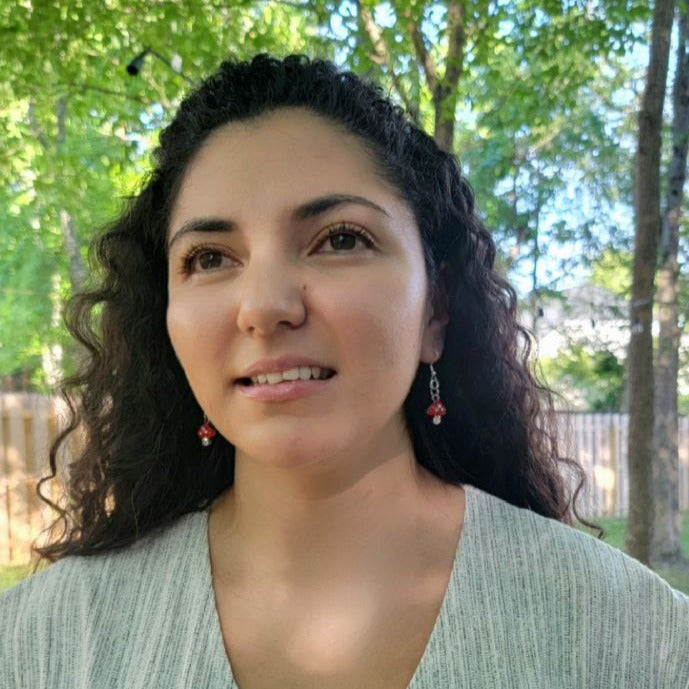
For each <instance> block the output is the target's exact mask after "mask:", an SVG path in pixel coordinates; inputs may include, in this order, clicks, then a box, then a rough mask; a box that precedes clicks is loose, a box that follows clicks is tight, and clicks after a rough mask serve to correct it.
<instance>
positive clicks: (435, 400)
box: [426, 364, 447, 426]
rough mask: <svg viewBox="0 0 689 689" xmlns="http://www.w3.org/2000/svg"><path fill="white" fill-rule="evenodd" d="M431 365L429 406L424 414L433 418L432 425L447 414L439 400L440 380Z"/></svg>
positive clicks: (437, 423) (438, 422) (436, 423)
mask: <svg viewBox="0 0 689 689" xmlns="http://www.w3.org/2000/svg"><path fill="white" fill-rule="evenodd" d="M430 367H431V383H430V386H431V406H430V407H428V409H426V414H427V415H428V416H430V417H432V419H433V425H435V426H438V425H439V424H440V422H441V421H442V420H443V416H445V414H447V409H446V408H445V405H444V404H443V403H442V402H441V401H440V381H439V380H438V374H437V373H436V372H435V369H434V368H433V364H430Z"/></svg>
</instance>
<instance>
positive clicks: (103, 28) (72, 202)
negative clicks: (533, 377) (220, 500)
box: [0, 0, 689, 591]
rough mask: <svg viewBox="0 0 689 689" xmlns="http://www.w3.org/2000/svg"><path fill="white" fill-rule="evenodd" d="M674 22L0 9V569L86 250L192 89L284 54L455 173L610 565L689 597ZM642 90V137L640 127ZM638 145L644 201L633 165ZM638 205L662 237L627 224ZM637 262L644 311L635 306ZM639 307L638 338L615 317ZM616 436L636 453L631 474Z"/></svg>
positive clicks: (36, 450) (42, 454)
mask: <svg viewBox="0 0 689 689" xmlns="http://www.w3.org/2000/svg"><path fill="white" fill-rule="evenodd" d="M668 8H669V10H668ZM668 11H669V14H668ZM684 11H685V10H684V5H681V4H678V5H677V7H675V6H674V3H671V2H667V0H659V1H658V2H657V3H656V5H655V6H653V3H652V2H649V0H540V1H538V0H445V1H443V2H430V1H426V0H391V1H390V2H376V1H372V0H358V1H357V0H345V1H344V2H337V1H333V2H330V1H327V0H272V1H270V2H268V1H251V0H233V1H232V2H229V1H227V2H223V1H222V0H174V1H169V2H167V1H164V0H148V1H146V2H143V1H141V2H124V1H123V0H103V1H102V2H91V1H87V0H50V1H48V0H5V2H3V3H1V4H0V32H1V34H0V38H1V40H0V67H1V68H2V79H1V80H0V132H2V135H1V136H0V178H1V183H0V220H1V223H2V225H1V227H0V422H1V423H0V481H2V482H1V483H0V562H3V561H4V562H12V563H17V562H20V563H21V562H23V561H24V560H26V559H27V558H28V552H29V551H28V546H27V543H28V542H29V541H30V538H31V537H35V535H36V534H37V533H38V531H40V527H41V526H43V525H45V520H46V515H45V512H44V510H42V509H41V508H39V503H38V500H37V498H36V496H35V490H34V485H35V478H36V477H37V476H40V475H42V474H44V473H45V472H46V467H47V446H48V444H49V442H50V439H51V438H53V437H54V436H55V433H56V432H57V429H58V428H59V425H60V413H61V412H60V407H59V402H58V401H56V399H55V397H54V394H53V393H54V391H55V386H56V383H57V382H58V381H59V380H60V378H61V377H63V376H64V375H65V374H69V373H70V372H71V371H73V370H74V366H75V362H76V358H77V357H78V348H77V347H76V346H75V344H74V343H72V342H71V341H70V339H69V337H68V336H67V334H66V332H65V330H64V327H63V325H62V320H61V313H62V308H63V305H64V303H65V300H66V299H67V298H68V297H69V296H70V295H71V294H72V293H73V292H74V291H75V290H79V289H81V288H82V287H84V286H87V285H88V284H90V282H91V281H92V280H93V279H94V277H95V276H94V275H93V273H92V270H91V268H90V267H89V263H88V251H87V248H88V243H89V240H90V238H91V237H92V236H93V235H94V233H95V232H97V231H98V230H99V229H100V228H102V227H103V226H104V225H105V224H107V223H108V222H109V221H111V220H112V219H114V218H115V217H116V216H117V214H118V212H119V211H120V210H121V209H122V208H123V204H124V202H125V201H126V199H127V198H128V197H129V196H130V195H132V194H135V193H136V191H137V189H138V187H139V185H140V184H141V181H142V179H144V178H145V176H146V173H147V171H148V170H149V167H150V155H151V151H152V149H153V148H154V147H155V145H156V141H157V136H158V132H159V130H160V128H161V127H162V126H164V125H165V124H166V123H167V122H168V121H169V119H170V118H171V116H172V114H173V113H174V111H175V109H176V107H177V106H178V105H179V103H180V101H181V99H182V98H183V96H184V94H185V92H186V91H188V90H189V89H190V88H191V87H192V86H193V84H195V83H197V82H199V80H201V79H202V78H203V77H204V76H206V75H207V74H208V73H210V72H211V71H213V70H214V69H215V68H216V67H217V66H218V64H219V62H220V61H221V60H222V59H223V58H225V57H227V56H232V57H236V58H246V57H251V56H253V55H254V54H256V53H259V52H270V53H273V54H275V55H278V56H282V55H285V54H287V53H292V52H301V53H306V54H308V55H310V56H320V57H326V58H329V59H331V60H333V61H334V62H336V63H337V64H338V65H340V66H341V67H343V68H347V69H351V70H353V71H355V72H356V73H358V74H360V75H364V76H368V77H370V78H372V79H374V80H375V81H377V82H379V83H380V84H381V85H382V86H383V87H384V88H385V90H386V92H388V93H389V95H390V97H391V98H392V99H394V100H395V101H396V102H398V103H399V104H400V105H402V106H403V107H404V108H405V109H406V110H407V111H408V112H409V113H410V115H411V116H412V117H413V119H414V120H415V121H416V122H417V123H418V124H419V125H420V126H421V127H423V128H424V129H425V130H426V131H427V132H428V133H429V134H431V135H432V136H434V137H435V138H436V140H437V141H438V143H439V145H441V146H442V147H443V148H445V149H448V150H453V151H454V152H456V153H457V155H458V156H459V159H460V161H461V163H462V167H463V170H464V173H465V175H466V176H467V177H468V179H469V180H470V182H471V184H472V186H473V187H474V190H475V192H476V198H477V204H478V208H479V212H480V214H481V216H482V217H483V219H484V220H485V222H486V223H487V224H488V226H489V227H491V228H492V230H493V233H494V237H495V240H496V242H497V245H498V248H499V263H500V268H501V270H502V271H503V272H504V273H505V274H506V276H507V277H508V278H509V279H510V280H511V281H512V282H513V284H514V285H515V287H516V289H517V292H518V294H519V299H520V314H521V315H520V318H521V320H522V322H523V323H524V324H525V325H527V326H528V327H529V328H530V329H531V330H532V331H533V333H534V335H535V343H536V344H537V365H538V367H539V370H540V372H541V375H542V377H544V379H545V380H546V382H547V384H548V385H549V386H550V387H552V388H553V389H554V390H556V391H557V392H558V393H559V394H560V397H559V398H558V407H559V409H560V411H561V413H560V417H561V422H562V423H561V426H562V435H563V442H565V443H566V446H567V448H568V449H569V451H570V453H571V454H574V455H576V456H577V458H578V459H579V460H580V461H581V462H582V463H583V464H584V466H585V468H586V470H587V473H588V474H589V477H590V481H591V491H590V493H589V494H588V495H587V496H586V502H585V507H586V511H587V514H589V515H594V516H602V517H605V518H606V519H610V520H613V521H610V522H609V523H610V524H611V525H612V526H613V528H612V531H613V533H617V536H615V537H616V538H617V539H618V542H617V545H619V546H620V547H622V545H623V541H624V540H625V538H626V547H627V550H628V551H629V552H631V553H632V554H633V555H634V556H635V557H639V559H641V560H642V561H646V562H650V561H651V560H652V559H653V557H652V553H651V550H650V548H651V547H654V548H655V551H654V552H655V554H656V558H655V559H657V560H658V562H659V563H660V565H661V569H662V567H665V568H667V567H670V568H671V569H674V570H675V572H676V573H678V574H676V576H677V577H679V578H675V579H673V582H674V583H675V585H677V586H681V587H686V589H685V590H687V591H689V567H687V561H686V559H685V556H686V555H687V553H688V552H689V542H688V541H687V539H689V533H688V531H689V527H688V526H687V525H686V524H685V525H684V528H682V519H683V518H684V519H685V521H687V520H689V420H688V419H687V418H686V417H687V415H688V414H689V337H688V335H687V333H686V328H685V324H686V320H687V315H688V313H689V279H688V275H687V273H686V271H684V272H683V271H682V270H681V266H682V265H683V264H685V263H686V256H687V249H688V244H689V233H688V232H687V228H686V223H684V221H683V209H684V205H685V201H684V172H685V171H686V139H687V132H689V114H687V115H686V117H687V121H686V122H684V124H682V121H681V115H682V112H684V110H682V106H681V103H682V97H684V102H685V110H686V107H687V104H688V103H689V90H688V89H689V87H687V83H689V81H687V82H683V81H682V79H685V80H686V79H687V75H686V71H687V64H688V63H689V58H688V57H687V48H686V34H687V22H686V16H685V14H684ZM662 12H665V14H662ZM668 16H669V17H670V20H669V24H668V19H667V17H668ZM665 44H667V47H666V48H665V47H664V46H665ZM658 46H659V48H658ZM651 48H653V50H656V49H658V50H660V51H661V52H660V53H658V55H660V57H661V58H662V55H663V50H664V51H665V54H666V58H665V62H666V63H667V64H666V65H665V68H664V69H663V68H662V67H663V65H662V64H660V68H659V64H658V61H657V59H656V62H655V63H653V60H650V57H649V56H650V55H652V54H654V53H653V51H652V50H651ZM656 58H657V55H656ZM661 63H662V59H661ZM649 65H650V66H649ZM658 93H659V94H660V100H659V103H660V107H661V110H660V117H655V120H654V119H653V117H651V116H649V117H647V118H646V119H647V120H648V121H649V122H651V124H653V122H656V124H657V127H656V130H655V131H654V132H652V134H651V136H650V137H649V134H648V131H645V132H644V131H643V130H641V134H640V124H641V123H642V121H646V120H644V117H641V118H640V117H639V113H640V112H642V113H646V114H648V113H649V112H651V110H652V106H653V103H652V102H651V101H652V98H653V97H654V94H655V98H656V102H658ZM673 93H674V94H675V97H674V98H673ZM649 94H650V95H649ZM677 94H679V95H677ZM683 94H684V96H683ZM663 105H664V107H663ZM649 107H651V110H649V109H648V108H649ZM655 112H656V114H657V107H656V110H655ZM652 114H653V113H652V112H651V115H652ZM682 127H684V128H682ZM655 136H657V137H659V138H658V142H659V145H660V148H659V155H660V159H659V162H656V163H655V167H654V174H655V175H656V176H657V178H658V180H659V187H658V190H657V191H654V190H655V187H654V184H655V182H654V179H655V177H654V174H651V175H650V176H649V177H648V178H647V177H646V176H644V175H645V174H646V173H645V172H644V170H645V169H646V168H643V166H641V167H640V166H639V165H638V160H639V159H638V157H637V151H638V150H640V144H641V149H643V147H644V142H645V141H651V140H652V137H655ZM682 151H683V153H684V159H683V162H682V158H681V155H682ZM678 171H679V172H678ZM680 172H681V175H680V174H679V173H680ZM678 175H679V178H678ZM635 179H636V180H637V185H636V194H635V184H634V182H635ZM678 188H679V192H678ZM646 192H648V193H650V194H654V193H655V196H656V197H657V204H658V208H659V209H660V211H661V215H662V216H663V217H664V218H665V220H664V221H663V224H662V231H661V226H660V225H657V226H654V228H651V229H650V230H648V229H646V230H645V229H644V227H645V226H644V225H643V222H640V221H639V217H638V215H639V214H638V213H637V212H636V211H635V208H638V207H639V206H638V204H639V198H640V196H641V195H643V194H646ZM652 201H653V200H652ZM673 214H674V215H673ZM673 223H674V224H673ZM649 231H650V232H651V235H653V233H655V235H654V236H652V237H651V238H652V239H654V241H655V244H654V245H652V250H651V253H650V257H649V255H648V254H649V252H648V251H647V252H646V257H645V259H644V258H643V256H642V255H641V253H640V252H639V242H640V238H641V239H643V236H644V235H643V233H644V232H647V233H648V232H649ZM651 235H648V234H647V236H651ZM643 260H645V261H646V263H645V265H646V269H647V271H648V270H650V271H651V278H652V279H653V278H654V279H655V285H656V289H655V291H654V292H649V295H650V297H648V298H646V297H644V296H643V294H642V293H640V292H638V291H636V292H635V289H636V286H635V282H634V281H635V277H634V276H635V272H634V271H635V269H636V270H640V269H641V268H642V267H643V266H642V261H643ZM649 266H650V267H649ZM637 277H638V276H637ZM637 286H638V285H637ZM640 294H641V297H640V296H639V295H640ZM633 295H634V296H633ZM649 299H650V300H651V301H650V302H649V301H648V300H649ZM653 300H655V304H653ZM646 302H648V306H649V312H650V314H651V315H650V316H649V318H650V321H649V323H647V324H645V322H644V320H643V318H641V320H639V319H637V317H636V316H635V313H636V312H635V308H636V306H638V305H639V304H641V305H643V304H645V303H646ZM653 305H655V308H654V309H651V308H650V307H651V306H653ZM661 307H662V308H661ZM644 329H646V330H647V331H648V332H647V333H646V335H647V336H648V338H649V339H648V341H649V342H650V343H651V346H652V347H654V351H655V352H656V354H655V357H654V358H653V361H652V362H651V361H649V362H647V365H646V364H645V366H646V368H643V366H642V368H643V370H640V369H639V364H638V359H634V357H633V356H632V357H630V356H629V352H630V343H631V342H632V341H634V334H635V333H636V334H643V332H644ZM637 339H640V338H637ZM659 353H664V354H663V355H662V356H661V355H660V354H659ZM647 358H648V357H647ZM635 362H636V363H635ZM649 375H650V376H651V377H650V378H649V377H648V376H649ZM639 376H641V377H639ZM639 380H640V381H641V383H638V381H639ZM653 380H655V381H656V390H655V394H654V395H651V397H650V400H651V401H650V403H649V401H648V400H649V396H648V390H649V388H648V386H649V385H651V386H652V385H653ZM649 381H650V382H649ZM668 381H669V382H668ZM644 386H645V387H644ZM644 390H645V392H644ZM644 395H645V396H644ZM649 404H650V407H649V406H648V405H649ZM644 405H645V406H644ZM630 414H631V417H630ZM635 414H636V416H635ZM639 415H641V416H639ZM639 418H642V419H644V420H645V421H644V422H643V423H640V422H639V421H638V419H639ZM653 419H655V424H654V423H653ZM630 420H631V427H632V428H634V429H638V428H642V427H643V428H646V436H647V440H648V442H649V443H651V445H648V448H652V449H648V451H646V453H645V454H644V455H643V457H642V458H641V459H638V458H637V459H635V458H634V457H630V455H629V449H630V436H629V429H630ZM659 420H661V421H662V422H663V423H664V424H665V425H664V426H660V425H659V423H660V421H659ZM649 427H650V430H648V428H649ZM654 429H655V430H654ZM649 433H651V434H652V436H649ZM642 444H643V443H642ZM637 445H639V443H638V442H636V441H633V442H631V446H632V448H635V447H636V446H637ZM65 452H67V454H69V452H68V450H65ZM632 453H633V452H632ZM659 458H660V459H659ZM66 460H67V461H66V463H68V457H67V458H66ZM654 472H655V473H654ZM668 481H669V484H668ZM668 485H669V488H668ZM635 486H636V487H637V488H635ZM653 486H655V489H653ZM635 490H636V492H635ZM639 491H640V492H639ZM644 491H645V492H644ZM630 504H633V505H635V506H636V505H639V504H642V505H643V509H641V510H632V511H631V514H630V510H629V506H630ZM627 519H631V520H632V521H633V523H632V524H629V525H628V524H627V521H626V520H627ZM614 520H617V521H614ZM654 520H655V522H654ZM654 523H655V529H654ZM634 524H636V527H634ZM628 527H629V528H628ZM632 527H634V528H632ZM654 533H655V537H654V538H655V541H653V540H652V535H653V534H654ZM682 539H684V540H682ZM653 543H655V546H653ZM644 544H645V545H644ZM668 553H670V555H668ZM681 571H686V574H685V575H682V574H681ZM672 576H674V575H672ZM682 576H686V578H685V579H683V578H682Z"/></svg>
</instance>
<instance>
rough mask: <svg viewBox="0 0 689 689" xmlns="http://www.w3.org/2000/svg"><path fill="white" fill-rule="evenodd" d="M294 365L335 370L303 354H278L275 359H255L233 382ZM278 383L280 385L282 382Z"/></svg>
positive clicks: (278, 371) (283, 369) (284, 369)
mask: <svg viewBox="0 0 689 689" xmlns="http://www.w3.org/2000/svg"><path fill="white" fill-rule="evenodd" d="M295 366H318V367H320V368H329V369H330V370H332V371H334V370H335V369H334V368H333V367H332V366H328V365H327V364H324V363H322V362H320V361H316V360H315V359H309V358H308V357H303V356H292V355H289V354H288V355H285V356H279V357H277V358H275V359H261V360H260V361H256V362H255V363H253V364H252V365H251V366H249V368H247V369H246V370H245V371H244V373H242V375H241V376H239V377H237V378H235V383H236V382H238V381H239V380H240V379H241V378H253V377H254V376H258V375H260V374H266V373H280V372H281V371H287V370H288V369H290V368H294V367H295ZM290 382H293V381H290ZM294 382H296V381H294ZM305 382H308V381H305ZM279 384H280V385H281V384H282V383H279Z"/></svg>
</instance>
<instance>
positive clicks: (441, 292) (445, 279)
mask: <svg viewBox="0 0 689 689" xmlns="http://www.w3.org/2000/svg"><path fill="white" fill-rule="evenodd" d="M449 275H450V266H449V264H448V263H447V262H445V261H443V263H442V264H441V266H440V274H439V276H438V283H437V285H436V286H435V288H431V294H430V295H429V300H428V305H427V309H426V319H425V325H424V331H423V337H422V340H421V361H422V362H423V363H425V364H434V363H435V362H436V361H437V360H438V359H440V357H441V356H442V353H443V348H444V346H445V330H446V328H447V324H448V323H449V321H450V300H449V297H448V289H449V284H450V280H449Z"/></svg>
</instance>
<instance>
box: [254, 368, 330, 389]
mask: <svg viewBox="0 0 689 689" xmlns="http://www.w3.org/2000/svg"><path fill="white" fill-rule="evenodd" d="M327 373H328V369H327V368H321V367H320V366H295V367H294V368H290V369H287V370H286V371H281V372H279V373H265V374H263V373H261V374H259V375H258V376H254V377H253V378H252V379H251V382H252V383H253V384H254V385H266V384H268V385H273V384H275V383H281V382H282V381H283V380H311V379H315V380H319V379H321V380H322V379H324V378H325V377H326V375H327Z"/></svg>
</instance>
